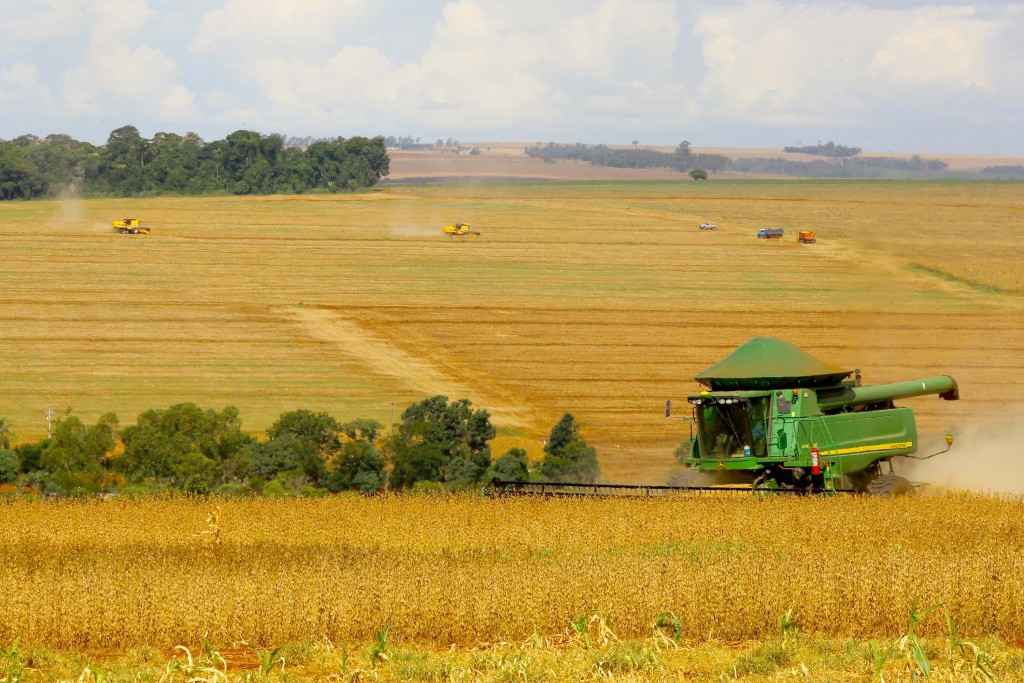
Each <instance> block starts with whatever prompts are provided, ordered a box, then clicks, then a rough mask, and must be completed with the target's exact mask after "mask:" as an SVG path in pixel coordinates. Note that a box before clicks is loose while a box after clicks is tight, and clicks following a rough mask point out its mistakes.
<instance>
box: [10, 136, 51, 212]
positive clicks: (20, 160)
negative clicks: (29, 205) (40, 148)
mask: <svg viewBox="0 0 1024 683" xmlns="http://www.w3.org/2000/svg"><path fill="white" fill-rule="evenodd" d="M45 191H46V181H45V179H44V178H43V176H42V174H40V173H39V169H38V168H36V165H35V164H34V163H33V162H32V160H31V159H30V158H29V157H28V156H27V155H26V153H25V151H24V149H22V148H21V147H19V146H17V145H15V144H14V143H12V142H6V143H0V199H31V198H32V197H38V196H39V195H41V194H43V193H44V192H45Z"/></svg>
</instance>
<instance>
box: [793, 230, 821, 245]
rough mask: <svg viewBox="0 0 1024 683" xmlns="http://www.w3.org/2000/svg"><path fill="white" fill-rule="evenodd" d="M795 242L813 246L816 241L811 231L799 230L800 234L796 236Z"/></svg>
mask: <svg viewBox="0 0 1024 683" xmlns="http://www.w3.org/2000/svg"><path fill="white" fill-rule="evenodd" d="M796 241H797V242H803V243H804V244H814V243H815V242H816V241H817V240H816V239H814V231H813V230H801V231H800V234H799V235H797V236H796Z"/></svg>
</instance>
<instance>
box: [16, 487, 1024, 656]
mask: <svg viewBox="0 0 1024 683" xmlns="http://www.w3.org/2000/svg"><path fill="white" fill-rule="evenodd" d="M1022 513H1024V502H1022V501H1021V499H1019V498H1017V499H1006V498H1003V499H1000V498H993V497H982V496H978V495H975V494H955V495H953V494H951V495H942V496H919V497H916V498H915V497H904V498H896V499H879V498H849V497H841V498H834V499H829V498H794V497H785V498H783V497H779V498H772V497H769V498H756V497H754V496H748V495H741V496H733V497H728V498H722V497H717V498H708V497H700V496H695V497H670V498H660V499H603V500H600V499H598V500H595V499H584V500H576V499H529V498H512V499H481V498H479V497H475V496H469V495H466V496H448V497H431V496H383V497H377V498H362V497H358V496H354V497H347V496H339V497H332V498H327V499H249V500H234V501H231V500H221V501H216V500H213V501H204V500H196V499H192V500H188V499H178V500H142V501H138V500H136V501H132V500H117V501H94V502H40V501H35V502H31V501H16V502H10V503H8V504H4V505H0V527H2V528H3V529H5V533H4V535H3V537H2V538H0V604H3V606H4V608H3V610H0V644H2V643H8V642H11V641H12V640H13V639H14V638H15V637H20V638H21V639H22V640H23V641H24V642H25V643H31V644H34V645H37V646H46V647H51V648H59V649H66V650H74V651H86V652H88V651H93V652H95V651H111V650H113V651H122V652H123V651H128V650H130V649H131V648H134V647H138V646H153V647H158V648H164V649H169V648H171V647H173V646H174V645H177V644H183V645H188V646H189V647H196V646H197V645H199V644H200V643H202V642H203V640H204V639H205V640H207V641H210V642H217V643H226V642H239V641H246V642H250V643H256V644H259V645H260V646H261V647H266V646H273V645H280V644H282V643H286V642H298V641H302V640H314V641H318V642H334V643H342V642H361V641H365V640H366V639H369V638H372V636H373V634H374V633H375V632H376V631H377V630H379V629H382V628H384V627H385V626H386V625H387V624H390V625H391V633H392V635H393V636H394V637H395V638H396V639H397V640H402V641H404V642H406V643H417V644H421V645H427V646H435V647H448V646H449V645H453V644H454V645H457V646H459V647H469V646H476V645H479V644H481V643H495V642H499V641H503V642H522V641H524V640H526V639H529V638H530V637H532V636H534V635H536V636H538V637H542V638H549V637H553V636H558V635H560V634H563V633H565V632H566V630H567V629H570V626H571V622H573V621H577V622H578V620H579V619H580V618H581V617H582V618H584V620H585V621H586V620H589V619H591V618H592V617H593V616H595V615H596V616H597V617H599V618H600V619H601V620H603V622H604V623H605V624H606V626H607V627H608V628H609V629H611V631H612V632H613V633H614V634H615V635H616V637H618V638H623V639H643V638H647V637H650V636H651V635H653V633H654V631H655V629H654V624H655V622H656V621H657V620H658V618H659V615H661V614H663V613H664V612H668V611H671V612H672V613H673V615H674V617H673V619H675V620H677V621H673V623H674V624H675V627H674V628H676V629H678V630H677V631H676V633H675V635H676V636H677V637H679V638H683V639H686V640H687V641H688V642H693V641H696V640H715V641H734V640H735V641H742V640H749V639H766V638H770V637H772V636H773V635H775V634H777V633H778V632H779V619H780V617H781V616H782V615H784V614H786V613H787V612H789V613H790V614H791V616H792V618H793V619H794V620H795V623H796V624H798V626H799V629H800V631H801V632H803V633H806V634H809V635H814V636H816V637H823V638H828V637H857V638H882V637H891V636H898V635H899V634H901V633H903V632H904V631H905V630H906V629H907V626H908V614H909V612H910V610H911V607H912V606H913V605H914V603H915V600H918V599H919V600H920V604H921V606H930V605H933V604H937V603H940V602H941V603H945V605H946V606H947V608H948V610H949V613H950V615H951V616H952V617H953V618H954V619H955V621H956V623H957V624H958V626H959V628H960V630H961V633H963V634H964V636H965V637H966V636H978V635H986V634H987V635H995V636H999V637H1000V638H1002V639H1003V640H1004V641H1006V642H1013V641H1020V640H1021V639H1024V522H1022V520H1024V514H1022ZM596 628H597V627H596V626H595V629H596ZM570 631H571V629H570ZM918 632H919V633H920V634H921V635H928V636H945V635H946V634H947V626H946V624H945V623H944V621H943V619H941V618H939V617H938V615H936V616H935V617H934V618H932V619H930V620H927V621H925V622H923V623H922V625H921V627H920V629H919V631H918ZM595 637H596V632H595Z"/></svg>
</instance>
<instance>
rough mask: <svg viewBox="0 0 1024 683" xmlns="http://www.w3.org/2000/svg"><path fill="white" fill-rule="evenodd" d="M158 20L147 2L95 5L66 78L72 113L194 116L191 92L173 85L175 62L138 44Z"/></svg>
mask: <svg viewBox="0 0 1024 683" xmlns="http://www.w3.org/2000/svg"><path fill="white" fill-rule="evenodd" d="M156 17H157V12H156V11H154V10H153V9H152V8H150V7H149V5H148V4H147V3H146V2H145V0H111V1H109V2H104V3H100V4H98V5H97V6H96V8H95V12H94V23H93V25H92V26H91V27H88V29H89V41H88V44H87V46H86V48H85V51H84V53H83V54H82V55H81V58H80V62H79V63H78V65H77V66H75V67H73V68H71V69H68V70H67V71H66V72H65V74H64V85H63V96H64V100H65V103H66V105H67V106H68V107H69V108H70V110H71V112H72V113H75V114H83V113H89V112H100V111H111V110H118V111H123V112H125V113H131V112H138V111H146V112H150V113H151V114H152V115H154V118H157V119H162V120H167V119H168V118H170V117H171V116H170V115H171V114H172V113H173V114H174V115H176V116H178V117H186V116H189V115H192V114H194V110H193V108H192V106H191V97H192V95H191V93H190V92H189V91H188V89H187V88H186V87H185V86H184V85H182V84H180V83H176V82H175V78H176V75H177V62H176V60H175V59H174V58H172V57H171V56H170V55H168V54H167V53H166V52H164V51H163V50H161V49H159V48H156V47H153V46H152V45H150V44H149V43H148V42H146V41H145V40H142V39H140V38H141V37H143V36H145V35H146V31H145V28H146V26H147V25H148V24H150V23H151V22H152V21H153V19H155V18H156ZM164 105H166V106H167V107H168V109H164V108H163V106H164Z"/></svg>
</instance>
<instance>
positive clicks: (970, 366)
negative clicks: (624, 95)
mask: <svg viewBox="0 0 1024 683" xmlns="http://www.w3.org/2000/svg"><path fill="white" fill-rule="evenodd" d="M2 208H3V212H2V214H0V237H2V239H3V244H4V250H3V256H2V261H0V272H2V276H0V282H2V283H3V288H2V292H0V316H2V319H3V321H4V325H3V327H2V328H0V345H2V348H3V350H4V352H3V354H0V396H2V399H0V416H2V417H6V418H7V419H8V421H9V422H10V423H12V425H13V427H14V431H15V433H16V436H17V437H19V438H25V439H27V438H35V437H39V436H41V435H43V434H45V422H44V419H43V412H44V410H45V408H46V406H47V404H48V403H52V404H53V405H54V407H55V408H56V409H58V410H63V409H64V408H65V407H66V406H70V407H72V408H73V410H74V414H77V415H79V416H82V417H83V419H94V418H95V417H96V416H98V415H99V414H100V413H102V412H105V411H108V410H112V411H114V412H116V413H117V414H118V415H119V416H120V417H121V420H122V422H132V421H134V419H135V416H136V415H138V413H139V412H141V411H142V410H145V409H147V408H151V407H166V406H167V405H169V404H171V403H175V402H181V401H194V402H196V403H199V404H200V405H204V406H210V407H216V408H222V407H223V406H225V405H228V404H233V405H236V406H238V408H239V409H240V410H241V413H242V417H243V420H244V425H245V427H246V428H247V429H249V430H252V431H260V430H262V429H264V428H265V427H266V426H268V425H269V424H270V423H271V422H272V421H273V420H274V419H275V418H276V417H277V416H278V415H279V414H280V413H281V412H283V411H285V410H288V409H292V408H296V407H306V408H311V409H317V410H327V411H329V412H331V413H332V414H334V415H335V416H337V417H338V418H339V419H347V418H352V417H359V416H365V417H373V418H376V419H378V420H381V421H382V422H385V423H386V422H388V421H389V420H390V419H391V414H392V406H394V410H395V414H397V413H398V412H400V410H401V409H402V408H404V407H405V406H406V405H408V404H409V403H410V402H412V401H414V400H417V399H418V398H421V397H423V396H425V395H429V394H433V393H447V394H448V395H450V396H463V395H465V396H468V397H470V398H472V399H473V400H474V401H475V402H476V403H478V404H479V405H482V406H484V407H486V408H488V409H489V410H491V411H492V413H493V414H494V415H495V421H496V422H497V423H498V424H499V425H502V426H504V427H505V428H506V429H505V432H506V434H511V435H513V436H515V437H516V438H515V439H508V441H509V442H511V441H513V440H515V441H519V442H526V443H529V444H533V446H534V448H535V449H537V448H539V443H540V440H541V439H542V438H543V437H544V436H545V435H546V433H547V431H548V430H549V429H550V427H551V425H552V424H553V423H554V422H555V421H556V420H557V419H558V417H559V416H560V415H561V414H562V413H563V412H566V411H570V412H573V413H574V414H575V415H576V416H577V418H578V420H579V421H580V423H581V424H582V426H583V436H584V437H585V438H586V439H587V440H588V441H589V442H591V443H593V444H595V445H597V446H598V452H599V455H600V457H601V461H602V465H603V467H604V474H605V478H606V479H608V480H612V481H651V482H658V481H661V480H663V478H664V476H665V473H666V472H667V470H668V468H669V467H670V465H671V463H672V455H671V454H672V450H673V448H674V447H675V446H676V445H677V444H678V443H679V442H680V440H681V439H682V438H683V436H684V435H685V431H686V427H685V425H684V424H683V423H681V422H678V421H674V420H671V421H668V420H665V419H664V417H663V416H662V406H663V404H664V401H665V399H667V398H674V399H677V400H678V399H681V398H683V397H684V396H685V394H686V393H688V392H690V391H692V390H694V389H695V388H696V385H695V384H694V383H693V382H692V381H691V380H690V379H689V378H690V377H692V375H693V374H694V373H695V372H697V371H699V370H701V369H703V368H704V367H706V366H707V365H709V364H711V363H713V362H715V361H716V360H718V359H719V358H721V357H722V356H723V355H725V354H726V353H728V352H729V351H730V350H731V349H732V348H734V347H735V346H736V345H738V344H740V343H742V342H743V341H746V340H747V339H748V338H750V337H753V336H762V335H772V336H780V337H783V338H786V339H788V340H790V341H793V342H795V343H797V344H799V345H801V346H803V347H805V348H806V349H807V350H808V351H810V352H811V353H812V354H815V355H817V356H819V357H821V358H823V359H825V360H830V361H833V362H835V363H837V364H841V365H844V366H847V367H857V368H860V369H861V370H862V371H863V374H864V379H865V382H870V383H876V382H885V381H895V380H899V379H912V378H914V377H918V376H926V375H934V374H942V373H949V374H952V375H953V376H954V377H956V378H957V380H958V381H959V382H960V386H961V395H962V397H963V400H961V401H960V402H957V403H947V402H943V401H938V400H934V399H933V400H929V399H927V398H924V399H915V400H913V401H909V402H908V403H909V404H910V405H912V406H913V407H914V408H915V410H916V412H917V413H918V416H919V427H920V429H921V436H922V442H923V443H927V442H928V439H929V438H938V439H940V440H941V434H942V432H943V431H944V430H946V429H949V428H958V429H962V428H967V427H970V426H972V425H975V424H982V423H991V422H993V421H1000V420H1003V421H1005V420H1009V419H1012V418H1013V417H1015V416H1016V417H1020V416H1021V415H1022V414H1024V400H1022V399H1021V396H1020V390H1019V387H1018V386H1017V384H1016V382H1015V381H1013V380H1014V379H1015V377H1016V375H1019V371H1020V368H1022V367H1024V340H1022V339H1021V335H1020V330H1021V329H1024V268H1021V266H1020V264H1021V263H1022V260H1024V242H1022V240H1021V237H1022V236H1024V199H1022V192H1021V186H1020V184H1013V183H947V182H942V183H899V182H867V181H864V182H842V181H836V182H814V181H790V182H786V181H744V182H739V181H735V182H734V181H724V182H722V181H719V182H711V183H699V184H698V183H693V182H689V181H687V182H669V181H649V182H591V183H587V182H575V183H520V184H512V185H508V184H475V185H420V186H392V187H386V188H380V189H378V190H376V191H373V192H367V193H363V194H355V195H347V194H346V195H317V196H298V197H259V198H233V197H232V198H190V199H186V198H153V199H135V200H89V201H84V202H82V201H69V202H56V201H50V202H46V201H36V202H30V203H7V204H4V205H3V207H2ZM126 215H135V216H139V217H141V218H143V219H144V222H145V223H146V224H148V225H151V226H152V227H153V229H154V231H153V234H152V235H150V236H124V235H118V234H116V233H114V232H113V231H112V230H111V229H110V220H111V219H113V218H117V217H123V216H126ZM456 220H461V221H468V222H470V223H471V224H472V225H473V226H474V229H478V230H480V231H481V232H482V233H483V234H482V237H480V238H479V239H474V240H468V239H467V240H462V239H459V238H446V237H444V236H443V235H441V233H440V228H441V226H442V225H444V224H446V223H450V222H452V221H456ZM702 220H712V221H714V222H716V223H718V225H719V228H718V230H717V231H714V232H702V231H699V230H698V229H697V225H698V223H700V222H701V221H702ZM766 226H771V227H783V228H785V229H786V233H787V234H786V238H785V239H784V240H782V241H779V242H775V241H772V242H770V243H766V242H765V241H759V240H757V239H755V238H754V236H753V235H754V232H755V231H756V229H757V228H760V227H766ZM798 229H813V230H816V231H817V233H818V243H817V244H815V245H800V244H797V243H796V242H795V236H796V231H797V230H798Z"/></svg>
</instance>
